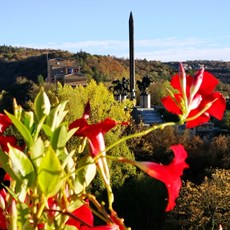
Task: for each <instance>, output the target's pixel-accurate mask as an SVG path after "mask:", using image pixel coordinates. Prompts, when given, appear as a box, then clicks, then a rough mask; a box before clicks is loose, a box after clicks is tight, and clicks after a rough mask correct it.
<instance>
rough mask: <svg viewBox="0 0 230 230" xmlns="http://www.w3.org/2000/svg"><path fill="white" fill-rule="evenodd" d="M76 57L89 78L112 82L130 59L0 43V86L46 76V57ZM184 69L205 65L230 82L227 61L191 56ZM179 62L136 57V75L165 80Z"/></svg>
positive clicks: (124, 74)
mask: <svg viewBox="0 0 230 230" xmlns="http://www.w3.org/2000/svg"><path fill="white" fill-rule="evenodd" d="M57 57H58V58H64V59H70V60H75V61H77V62H78V63H79V65H80V66H81V72H82V73H83V74H85V75H86V76H87V78H88V79H94V80H96V81H97V82H111V81H113V80H115V79H121V78H122V77H126V78H128V77H129V59H123V58H117V57H114V56H109V55H107V56H102V55H92V54H89V53H86V52H84V51H80V52H77V53H71V52H68V51H63V50H53V49H33V48H24V47H20V48H18V47H12V46H5V45H4V46H0V90H3V89H6V88H7V87H8V85H11V84H14V83H15V82H16V79H17V77H25V78H27V79H28V80H32V81H33V82H35V83H37V81H38V76H39V75H40V76H41V75H42V76H43V78H44V79H46V77H47V58H57ZM186 64H187V71H191V72H192V71H195V70H197V69H199V68H200V66H202V65H204V67H205V68H206V69H207V70H208V71H209V72H211V73H212V74H213V75H215V76H216V77H217V78H219V79H220V80H221V81H222V82H224V83H230V62H224V61H214V60H212V61H208V60H194V61H186ZM178 67H179V63H178V62H160V61H154V60H153V61H147V60H146V59H143V60H140V59H136V60H135V73H136V79H137V80H138V79H140V78H142V77H143V76H145V75H149V76H151V77H152V78H154V80H155V81H158V80H168V79H170V77H171V76H172V75H173V74H174V73H176V72H177V71H178Z"/></svg>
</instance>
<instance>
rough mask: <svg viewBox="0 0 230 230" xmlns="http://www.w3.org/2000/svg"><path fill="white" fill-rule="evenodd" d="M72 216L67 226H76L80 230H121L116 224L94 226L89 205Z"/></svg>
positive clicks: (77, 210) (85, 205)
mask: <svg viewBox="0 0 230 230" xmlns="http://www.w3.org/2000/svg"><path fill="white" fill-rule="evenodd" d="M72 215H73V216H71V217H70V218H69V219H68V221H67V222H66V224H67V225H72V226H75V227H77V229H79V230H91V229H92V230H120V228H119V227H118V226H117V225H116V224H111V225H104V226H93V221H94V218H93V214H92V211H91V210H90V208H89V204H88V203H87V204H84V205H82V206H81V207H80V208H78V209H76V210H75V211H74V212H72Z"/></svg>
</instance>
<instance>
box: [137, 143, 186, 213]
mask: <svg viewBox="0 0 230 230" xmlns="http://www.w3.org/2000/svg"><path fill="white" fill-rule="evenodd" d="M171 149H172V150H173V152H174V155H175V157H174V159H173V161H172V162H171V163H170V164H169V165H161V164H157V163H154V162H136V164H135V165H136V166H138V167H139V168H140V169H142V170H143V171H145V172H146V173H147V174H148V175H150V176H151V177H153V178H155V179H157V180H160V181H162V182H163V183H164V184H165V185H166V187H167V190H168V205H167V207H166V210H165V211H170V210H172V209H173V208H174V206H175V199H176V198H177V197H178V195H179V190H180V188H181V179H180V176H181V175H182V173H183V170H184V169H185V168H188V165H187V164H186V163H185V159H186V158H187V152H186V151H185V149H184V147H183V146H182V145H174V146H172V147H171Z"/></svg>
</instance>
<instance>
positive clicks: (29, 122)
mask: <svg viewBox="0 0 230 230" xmlns="http://www.w3.org/2000/svg"><path fill="white" fill-rule="evenodd" d="M23 115H24V116H23V123H24V125H25V126H26V128H27V129H28V130H29V131H30V133H32V131H33V128H34V113H33V112H32V111H29V112H25V113H24V114H23Z"/></svg>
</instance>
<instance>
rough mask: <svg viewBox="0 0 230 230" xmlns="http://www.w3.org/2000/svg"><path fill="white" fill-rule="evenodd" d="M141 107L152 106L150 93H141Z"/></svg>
mask: <svg viewBox="0 0 230 230" xmlns="http://www.w3.org/2000/svg"><path fill="white" fill-rule="evenodd" d="M140 107H141V108H151V97H150V94H142V95H140Z"/></svg>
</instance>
